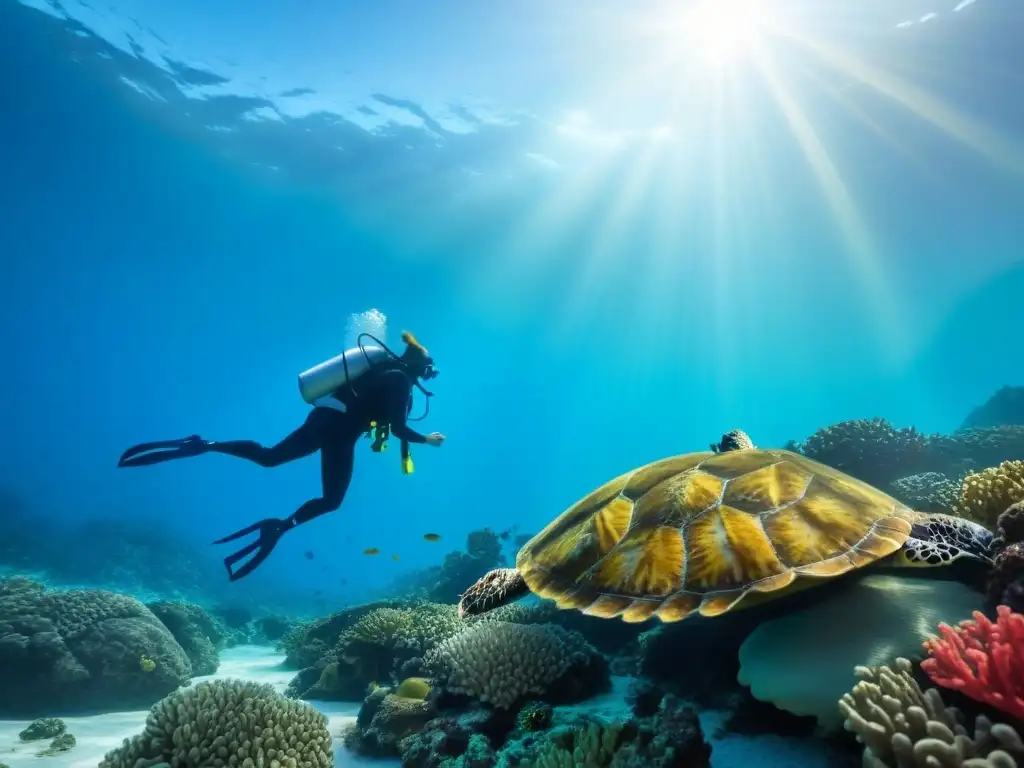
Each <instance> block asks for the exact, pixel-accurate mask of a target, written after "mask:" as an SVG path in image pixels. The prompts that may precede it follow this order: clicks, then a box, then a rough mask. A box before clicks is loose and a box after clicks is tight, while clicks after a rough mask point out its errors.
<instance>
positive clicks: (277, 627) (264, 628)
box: [249, 616, 295, 645]
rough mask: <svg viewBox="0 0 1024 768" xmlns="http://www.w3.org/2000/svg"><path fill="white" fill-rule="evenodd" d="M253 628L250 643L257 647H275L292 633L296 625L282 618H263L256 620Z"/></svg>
mask: <svg viewBox="0 0 1024 768" xmlns="http://www.w3.org/2000/svg"><path fill="white" fill-rule="evenodd" d="M251 626H252V635H251V637H250V638H249V640H250V642H252V643H254V644H255V645H274V644H275V643H277V642H279V641H280V640H281V639H282V638H284V636H285V635H286V634H288V632H290V631H291V629H292V627H293V626H295V623H294V622H292V621H290V620H289V619H285V618H283V617H281V616H262V617H260V618H258V619H255V620H254V621H253V622H252V624H251Z"/></svg>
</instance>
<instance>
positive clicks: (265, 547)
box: [213, 517, 295, 581]
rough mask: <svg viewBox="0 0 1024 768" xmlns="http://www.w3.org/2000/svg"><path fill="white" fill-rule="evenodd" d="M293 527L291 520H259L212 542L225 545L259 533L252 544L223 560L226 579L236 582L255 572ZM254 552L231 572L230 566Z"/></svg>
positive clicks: (293, 522) (293, 523)
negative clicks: (253, 553)
mask: <svg viewBox="0 0 1024 768" xmlns="http://www.w3.org/2000/svg"><path fill="white" fill-rule="evenodd" d="M294 527H295V521H294V520H292V519H291V518H288V519H287V520H279V519H277V518H273V517H271V518H268V519H266V520H260V521H259V522H258V523H253V524H252V525H250V526H249V527H247V528H243V529H242V530H240V531H235V532H234V533H232V534H231V535H229V536H225V537H224V538H223V539H217V540H216V541H215V542H213V543H214V544H226V543H227V542H229V541H234V540H235V539H240V538H242V537H243V536H248V535H249V534H250V533H256V532H257V531H258V532H259V536H258V537H257V539H256V541H254V542H253V543H252V544H247V545H246V546H244V547H242V548H241V549H240V550H238V551H237V552H235V553H234V554H233V555H228V556H227V557H225V558H224V567H225V568H227V569H228V579H229V580H230V581H238V580H239V579H241V578H244V577H245V576H248V575H249V574H250V573H252V572H253V571H255V570H256V569H257V568H258V567H259V566H260V564H261V563H262V562H263V561H264V560H266V559H267V558H268V557H270V553H271V552H273V551H274V547H276V546H277V542H278V540H279V539H280V538H281V536H282V534H284V532H285V531H288V530H290V529H292V528H294ZM254 551H255V552H256V554H255V555H254V556H253V558H252V559H251V560H249V561H248V562H247V563H245V564H243V565H242V566H241V567H240V568H238V570H236V571H232V570H231V566H233V565H234V564H235V563H237V562H238V561H239V560H241V559H242V558H243V557H245V556H246V555H249V554H251V553H252V552H254Z"/></svg>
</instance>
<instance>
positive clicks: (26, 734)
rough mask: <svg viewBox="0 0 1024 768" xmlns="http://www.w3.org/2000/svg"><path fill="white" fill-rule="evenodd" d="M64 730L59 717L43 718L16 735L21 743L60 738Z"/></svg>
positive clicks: (34, 721) (64, 726)
mask: <svg viewBox="0 0 1024 768" xmlns="http://www.w3.org/2000/svg"><path fill="white" fill-rule="evenodd" d="M66 730H67V726H66V725H65V724H64V721H63V720H61V719H60V718H59V717H44V718H40V719H39V720H33V721H32V722H31V723H29V726H28V727H27V728H26V729H25V730H23V731H22V732H21V733H19V734H18V738H19V739H21V740H22V741H35V740H36V739H52V738H55V737H57V736H60V735H61V734H62V733H64V732H65V731H66Z"/></svg>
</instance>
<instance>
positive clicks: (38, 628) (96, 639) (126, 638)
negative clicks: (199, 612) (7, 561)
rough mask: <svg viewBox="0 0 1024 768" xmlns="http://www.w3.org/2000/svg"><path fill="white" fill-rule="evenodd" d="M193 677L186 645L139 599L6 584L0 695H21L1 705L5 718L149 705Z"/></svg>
mask: <svg viewBox="0 0 1024 768" xmlns="http://www.w3.org/2000/svg"><path fill="white" fill-rule="evenodd" d="M143 659H149V660H151V661H152V662H153V667H152V669H151V670H149V671H147V670H146V669H144V668H143V665H142V664H141V661H142V660H143ZM191 674H192V668H191V664H190V663H189V660H188V657H187V656H186V655H185V652H184V651H183V650H182V648H181V646H179V645H178V643H177V642H176V641H175V640H174V637H173V636H172V635H171V633H170V632H169V631H168V630H167V628H166V627H165V626H164V625H163V624H162V623H161V622H160V621H159V619H157V618H156V616H154V615H153V613H152V612H151V611H149V609H147V608H146V607H145V606H144V605H143V604H142V603H140V602H139V601H137V600H135V599H134V598H130V597H126V596H124V595H118V594H115V593H113V592H106V591H103V590H74V591H69V592H58V591H47V590H46V589H45V588H44V587H43V586H42V585H41V584H39V583H37V582H33V581H31V580H28V579H18V578H15V579H7V580H2V581H0V688H3V689H5V690H17V691H20V692H21V693H20V695H19V696H16V697H3V698H0V715H3V716H8V717H32V716H33V715H36V714H45V713H46V712H49V711H52V710H53V709H55V708H57V707H58V706H59V708H60V709H61V710H62V711H66V712H74V711H92V710H107V711H110V710H114V709H131V708H134V707H139V706H149V705H151V704H152V703H153V702H154V701H156V700H157V699H159V698H160V697H161V696H164V695H166V694H167V693H169V692H170V691H173V690H174V689H175V688H177V687H178V686H179V685H181V684H183V683H185V682H186V681H187V680H188V679H189V677H190V676H191Z"/></svg>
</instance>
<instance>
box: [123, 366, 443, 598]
mask: <svg viewBox="0 0 1024 768" xmlns="http://www.w3.org/2000/svg"><path fill="white" fill-rule="evenodd" d="M402 360H403V361H404V360H405V358H404V357H403V358H402ZM428 363H429V364H431V365H432V363H433V361H432V360H430V359H429V358H427V357H426V356H423V364H422V366H421V368H420V369H419V370H422V369H423V368H424V367H425V365H426V364H428ZM406 367H407V368H409V366H408V365H407V366H406ZM417 370H418V369H416V368H409V370H408V372H407V371H406V370H402V369H398V368H395V369H391V370H384V371H379V372H375V373H373V374H372V379H369V380H366V381H365V382H364V381H360V382H358V384H359V386H358V387H357V388H356V389H357V392H356V395H355V396H347V395H345V394H343V393H342V390H338V391H336V392H335V393H334V396H335V397H336V398H337V399H338V400H341V401H342V402H344V403H345V406H346V411H345V412H344V413H343V412H342V411H340V410H337V409H335V408H330V407H327V406H318V407H315V408H314V409H313V410H312V411H311V412H310V414H309V415H308V416H307V417H306V421H305V422H304V423H303V424H302V426H300V427H299V428H298V429H296V430H295V431H294V432H292V433H291V434H290V435H288V436H287V437H286V438H285V439H284V440H282V441H281V442H279V443H278V444H277V445H274V446H271V447H269V448H268V447H266V446H263V445H260V444H259V443H257V442H255V441H253V440H229V441H227V442H218V441H211V440H203V439H202V438H201V437H199V435H192V436H190V437H187V438H183V439H181V440H166V441H159V442H155V443H141V444H139V445H136V446H133V447H131V448H129V449H128V450H127V451H125V452H124V453H123V454H122V455H121V459H120V460H119V461H118V466H119V467H142V466H148V465H150V464H159V463H162V462H165V461H171V460H173V459H183V458H188V457H190V456H200V455H202V454H204V453H223V454H226V455H228V456H237V457H238V458H241V459H248V460H249V461H252V462H255V463H256V464H259V465H260V466H261V467H277V466H280V465H281V464H285V463H287V462H289V461H294V460H295V459H301V458H302V457H304V456H309V455H310V454H312V453H316V452H317V451H320V474H321V484H322V491H321V496H320V497H319V498H316V499H310V500H309V501H307V502H306V503H305V504H303V505H302V506H301V507H299V508H298V509H297V510H295V512H294V513H293V514H292V515H291V516H290V517H288V518H286V519H284V520H282V519H279V518H267V519H266V520H260V521H259V522H257V523H253V524H252V525H250V526H248V527H247V528H243V529H242V530H240V531H236V532H235V533H233V534H231V535H230V536H225V537H224V538H222V539H218V540H217V541H215V542H214V543H215V544H224V543H227V542H229V541H234V540H235V539H239V538H242V537H243V536H248V535H249V534H252V533H258V538H257V540H256V541H255V542H253V543H251V544H248V545H246V546H244V547H243V548H242V549H240V550H239V551H238V552H235V553H234V554H232V555H228V556H227V557H226V558H224V565H225V567H227V569H228V577H229V578H230V579H231V581H236V580H237V579H240V578H242V577H244V576H246V575H248V574H250V573H252V572H253V571H254V570H255V569H256V568H257V566H259V565H260V563H262V562H263V561H264V560H266V559H267V557H268V556H269V555H270V553H271V552H272V551H273V549H274V547H275V546H276V545H277V542H278V539H280V538H281V536H282V535H283V534H284V533H285V531H288V530H291V529H292V528H294V527H295V526H297V525H301V524H302V523H307V522H309V521H310V520H312V519H313V518H316V517H319V516H320V515H323V514H325V513H327V512H331V511H333V510H335V509H337V508H338V507H340V506H341V502H342V501H343V500H344V498H345V493H346V491H348V486H349V482H351V480H352V464H353V461H354V459H355V446H356V442H357V441H358V440H359V437H360V436H361V435H363V434H365V433H366V432H367V430H368V429H369V428H370V422H371V421H375V422H377V424H388V425H390V428H391V434H392V435H394V436H395V437H397V438H398V439H400V440H403V441H405V442H408V443H425V442H426V441H427V439H426V438H425V437H424V436H423V435H421V434H420V433H419V432H416V431H415V430H413V429H411V428H410V427H409V425H408V424H407V422H406V415H407V413H408V407H409V402H410V397H411V393H412V384H413V379H412V378H411V376H417V377H418V376H421V375H422V373H417ZM434 375H436V373H435V374H434ZM253 553H255V554H253ZM250 554H253V557H252V558H251V559H250V560H248V561H247V562H245V563H243V564H242V565H240V566H239V567H238V568H237V569H236V570H232V568H233V567H234V566H235V564H236V563H238V562H240V561H241V560H243V559H244V558H246V557H247V556H248V555H250Z"/></svg>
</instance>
